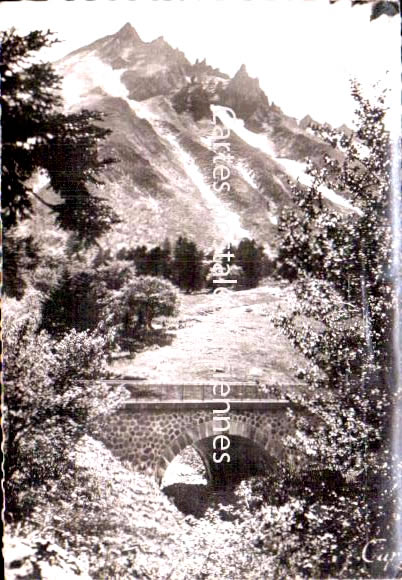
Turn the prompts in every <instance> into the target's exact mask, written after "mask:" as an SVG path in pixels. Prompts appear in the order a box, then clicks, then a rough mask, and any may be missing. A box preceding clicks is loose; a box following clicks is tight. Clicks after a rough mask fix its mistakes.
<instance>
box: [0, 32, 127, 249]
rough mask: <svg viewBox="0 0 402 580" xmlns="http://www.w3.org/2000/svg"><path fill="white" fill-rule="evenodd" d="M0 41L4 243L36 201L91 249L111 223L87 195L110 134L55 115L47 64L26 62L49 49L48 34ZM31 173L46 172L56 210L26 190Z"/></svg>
mask: <svg viewBox="0 0 402 580" xmlns="http://www.w3.org/2000/svg"><path fill="white" fill-rule="evenodd" d="M0 40H1V45H2V52H1V60H0V75H1V88H2V90H1V100H0V102H1V108H2V195H3V210H2V211H3V213H2V215H3V224H4V226H5V229H6V236H5V242H6V243H7V237H8V236H7V231H8V229H9V228H11V227H12V226H15V225H16V224H17V223H18V222H19V221H20V220H21V219H24V218H26V217H28V216H29V215H32V213H33V211H34V208H33V204H32V198H33V197H36V198H38V199H39V200H40V201H41V202H42V203H44V204H45V205H47V206H48V207H49V209H50V210H51V211H52V212H53V213H54V214H55V215H56V221H57V223H58V224H59V225H60V226H61V227H62V228H63V229H65V230H67V231H70V232H73V233H75V234H78V235H79V238H80V240H81V241H82V243H84V244H92V243H94V242H95V241H96V240H97V238H99V237H100V236H101V235H102V234H104V233H105V232H106V231H108V230H109V229H110V228H111V227H112V225H113V223H115V222H116V221H117V218H116V215H115V214H114V212H113V211H112V210H111V209H110V208H109V206H108V205H107V203H106V201H105V200H104V199H101V198H100V197H98V196H96V195H95V193H94V188H96V186H98V185H100V183H101V182H100V181H99V178H98V175H99V172H100V171H101V170H102V169H103V168H105V167H106V166H107V165H108V164H109V163H110V162H111V161H112V160H111V159H110V158H109V159H102V160H99V158H98V144H99V142H101V141H103V140H104V139H105V138H106V137H107V135H108V134H109V133H110V131H109V130H108V129H104V128H102V127H101V126H99V123H100V122H101V121H102V119H103V117H102V115H101V114H100V113H97V112H90V111H86V110H84V111H81V112H79V113H73V114H64V113H62V112H61V106H62V100H61V97H60V94H59V84H60V78H59V77H58V76H57V75H56V73H55V72H54V70H53V67H52V65H51V64H49V63H38V62H35V60H34V56H35V53H36V52H37V51H38V50H40V49H41V48H43V47H48V46H51V45H52V44H53V43H54V42H55V40H54V39H53V38H52V36H51V33H50V32H47V33H43V32H40V31H33V32H30V33H29V34H27V35H26V36H19V35H18V34H16V33H15V32H14V31H11V32H2V33H1V37H0ZM38 170H43V171H45V172H46V174H47V176H48V177H49V183H50V186H51V187H52V189H53V191H54V192H55V193H56V194H58V195H59V196H60V198H61V202H60V203H57V204H50V203H48V202H47V201H46V200H44V199H42V198H41V197H40V196H39V195H38V194H36V193H35V192H34V191H33V189H32V188H31V187H30V186H29V185H28V184H27V180H28V179H29V178H31V177H32V176H34V174H35V173H36V172H37V171H38Z"/></svg>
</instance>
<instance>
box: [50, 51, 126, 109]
mask: <svg viewBox="0 0 402 580" xmlns="http://www.w3.org/2000/svg"><path fill="white" fill-rule="evenodd" d="M59 70H60V73H61V75H62V76H63V83H62V91H63V97H64V101H65V107H66V108H67V110H68V109H70V108H72V107H75V106H77V103H79V102H80V99H81V98H82V97H83V96H87V95H88V93H90V92H91V91H93V90H94V89H97V88H99V89H101V90H102V91H104V92H105V93H106V94H108V95H110V96H112V97H120V98H122V99H127V97H128V89H127V87H126V86H125V85H124V84H123V83H122V82H121V80H120V77H121V75H122V74H123V72H125V70H126V69H112V67H111V66H109V65H107V64H105V63H103V62H102V61H101V60H100V59H99V58H97V57H96V56H87V57H86V58H84V59H82V57H80V56H79V55H77V56H72V57H70V58H68V59H67V60H66V61H64V62H63V63H62V65H61V66H60V69H59Z"/></svg>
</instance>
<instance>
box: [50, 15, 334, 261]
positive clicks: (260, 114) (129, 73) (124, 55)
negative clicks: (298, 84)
mask: <svg viewBox="0 0 402 580" xmlns="http://www.w3.org/2000/svg"><path fill="white" fill-rule="evenodd" d="M57 69H58V72H59V74H60V75H61V76H62V77H63V93H64V97H65V102H66V108H67V109H68V110H70V111H73V110H77V109H80V108H89V109H96V110H99V111H102V112H103V113H105V114H106V117H105V121H104V123H105V125H106V126H107V127H109V128H110V129H111V130H112V133H111V135H110V137H109V138H108V140H107V142H105V143H104V144H103V145H102V148H103V149H104V151H103V153H106V154H107V155H108V156H109V155H112V156H113V157H115V158H116V159H118V162H117V163H116V164H114V165H112V166H111V167H110V168H109V170H108V172H107V174H105V176H104V181H105V185H104V186H103V190H102V191H101V192H100V195H102V196H103V197H107V198H108V199H109V200H110V203H111V204H112V205H113V207H114V208H115V210H116V211H117V212H118V213H119V215H120V217H121V223H120V224H118V225H116V226H115V229H114V230H113V232H112V233H110V234H108V236H107V238H105V240H104V243H105V244H107V245H109V244H110V246H117V247H121V246H122V245H126V246H132V245H137V244H144V243H145V244H149V245H150V244H160V243H162V242H163V240H164V239H165V238H169V239H170V240H171V241H174V240H175V239H176V238H177V237H178V236H179V235H187V236H188V237H190V238H192V239H194V240H195V241H197V244H198V245H199V246H201V247H204V248H205V249H209V248H212V247H221V245H222V244H223V243H225V242H228V241H232V242H238V241H239V240H240V239H241V238H243V237H246V236H247V237H250V238H255V239H256V240H257V241H258V242H260V243H262V244H264V245H265V247H266V248H267V251H268V252H271V253H274V252H275V236H276V224H277V220H278V215H279V212H280V210H281V208H282V207H283V206H284V205H285V204H289V203H291V196H290V185H289V180H292V179H296V178H297V177H298V175H297V174H298V173H303V169H304V165H303V162H304V159H305V157H306V156H310V157H314V158H318V157H320V156H321V155H322V154H323V153H324V152H326V151H327V148H326V147H325V146H324V145H323V144H322V143H320V142H319V141H317V139H316V138H315V137H314V136H313V135H312V134H311V132H309V131H308V130H306V126H307V124H306V123H303V124H301V125H299V124H298V123H297V121H296V120H295V119H292V118H291V117H288V116H286V115H285V114H284V113H283V112H282V111H281V109H280V108H279V107H278V106H277V105H276V104H274V103H269V100H268V98H267V96H266V95H265V94H264V92H263V91H262V89H261V88H260V86H259V82H258V79H252V78H251V77H250V76H249V74H248V72H247V70H246V67H245V66H244V65H242V66H241V67H240V69H239V70H238V72H237V73H236V75H235V76H234V77H233V78H232V79H230V78H229V77H228V76H227V75H226V74H224V73H223V72H221V71H219V70H217V69H214V68H213V67H211V66H210V65H208V64H207V63H206V62H205V60H204V61H201V62H200V61H196V63H195V64H191V63H190V62H189V61H188V60H187V59H186V57H185V55H184V54H183V53H182V52H180V51H179V50H177V49H174V48H172V47H171V46H170V45H169V44H168V43H167V42H166V41H165V40H164V39H163V38H162V37H161V38H158V39H156V40H153V41H152V42H143V41H142V40H141V38H140V37H139V35H138V34H137V32H136V31H135V29H134V28H133V27H132V26H131V25H130V24H126V25H125V26H124V27H123V28H122V29H121V30H120V31H118V32H117V33H116V34H114V35H110V36H107V37H105V38H101V39H99V40H97V41H96V42H94V43H92V44H90V45H88V46H86V47H83V48H81V49H79V50H77V51H75V52H73V53H71V54H69V55H67V56H66V57H65V58H64V59H62V60H61V61H59V62H58V63H57ZM211 105H222V106H227V107H231V108H232V109H233V111H235V113H236V117H237V120H236V121H235V124H234V125H233V126H232V127H231V129H228V128H227V130H226V133H227V134H228V137H227V138H226V139H225V143H226V145H225V146H220V145H219V139H218V133H217V128H216V127H215V125H214V123H213V117H212V113H211V109H210V106H211ZM220 141H222V139H220ZM222 167H223V168H222Z"/></svg>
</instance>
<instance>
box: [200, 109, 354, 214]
mask: <svg viewBox="0 0 402 580" xmlns="http://www.w3.org/2000/svg"><path fill="white" fill-rule="evenodd" d="M211 110H212V111H213V112H214V113H215V115H216V116H217V117H219V119H220V120H221V121H222V123H224V125H225V126H226V127H228V128H229V129H230V130H231V131H233V132H234V133H236V134H237V136H238V137H240V139H242V140H243V141H245V142H246V143H247V144H248V145H251V147H254V148H256V149H259V150H260V151H262V152H263V153H265V154H266V155H269V156H270V157H271V158H272V159H273V160H274V161H275V162H276V163H277V164H278V165H279V166H280V167H281V168H282V169H283V170H284V171H285V172H286V173H287V174H288V175H289V176H290V177H292V178H293V179H295V180H298V181H299V182H300V183H302V184H303V185H306V186H310V185H311V184H312V177H311V175H308V174H307V173H306V164H305V163H303V162H301V161H294V160H292V159H286V158H283V157H277V156H276V151H275V148H274V146H273V144H272V143H271V141H270V140H269V139H268V137H267V136H266V135H258V134H256V133H253V132H252V131H250V130H249V129H246V127H245V126H244V121H243V120H242V119H237V118H233V117H232V116H231V115H230V114H229V113H228V111H227V109H225V108H224V107H221V106H219V105H211ZM320 192H321V194H322V196H323V197H324V198H326V199H327V200H328V201H330V202H332V203H333V204H335V205H337V206H338V207H341V208H343V209H345V210H348V211H351V212H353V213H356V214H357V215H360V216H362V215H363V213H362V211H361V210H360V209H359V208H356V207H354V206H353V205H352V204H351V203H350V202H349V201H348V200H347V199H345V198H344V197H342V196H341V195H338V194H337V193H334V192H333V191H331V190H330V189H328V188H327V187H324V186H321V188H320Z"/></svg>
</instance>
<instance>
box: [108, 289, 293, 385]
mask: <svg viewBox="0 0 402 580" xmlns="http://www.w3.org/2000/svg"><path fill="white" fill-rule="evenodd" d="M291 300H292V293H291V290H290V289H289V288H286V287H285V288H284V287H283V286H281V285H280V284H278V283H272V284H270V285H265V286H261V287H259V288H255V289H252V290H245V291H240V292H234V293H232V294H231V295H230V298H220V297H218V296H216V295H213V294H197V295H183V296H182V305H181V309H180V315H179V317H178V318H177V319H175V320H173V321H171V320H169V322H168V332H169V333H170V334H171V337H172V342H171V344H170V345H167V346H163V347H157V346H155V347H153V348H151V349H149V350H146V351H144V352H142V353H139V354H137V355H136V357H135V358H134V359H129V358H120V359H118V360H115V361H114V362H113V363H112V365H111V366H112V369H113V371H114V372H115V373H119V374H121V375H122V376H124V375H129V376H135V377H142V378H144V379H145V380H147V381H152V382H162V383H175V382H179V383H180V382H181V383H182V382H198V381H203V382H212V381H213V375H214V372H215V370H216V369H228V368H229V367H231V372H230V376H231V380H239V381H246V380H247V381H254V380H259V381H260V382H261V383H271V384H272V383H281V384H286V383H294V382H298V381H297V379H296V377H295V372H296V370H297V368H298V367H299V366H302V365H303V360H302V359H301V357H300V356H298V355H297V353H296V352H295V351H294V349H293V347H292V346H291V344H290V343H289V341H288V340H287V339H286V338H285V337H284V336H283V335H282V334H281V333H280V331H279V330H278V329H276V328H275V327H274V326H273V324H272V323H271V322H270V321H269V315H270V314H273V313H274V312H276V311H277V310H278V309H286V308H287V305H288V304H289V302H290V301H291Z"/></svg>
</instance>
